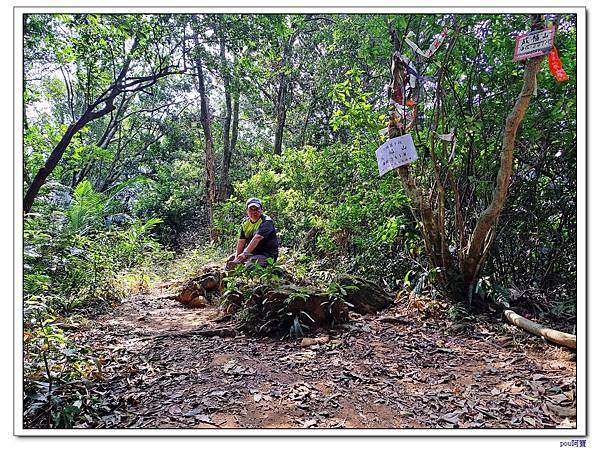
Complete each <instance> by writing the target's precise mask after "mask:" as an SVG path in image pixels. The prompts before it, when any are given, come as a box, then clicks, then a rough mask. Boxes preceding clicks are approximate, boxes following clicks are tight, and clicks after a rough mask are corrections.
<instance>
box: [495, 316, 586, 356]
mask: <svg viewBox="0 0 600 450" xmlns="http://www.w3.org/2000/svg"><path fill="white" fill-rule="evenodd" d="M504 317H506V319H507V320H508V321H509V322H510V323H512V324H513V325H516V326H518V327H519V328H522V329H524V330H525V331H528V332H529V333H532V334H535V335H536V336H541V337H543V338H545V339H547V340H548V341H550V342H553V343H555V344H559V345H562V346H564V347H568V348H572V349H576V348H577V336H575V335H573V334H569V333H563V332H562V331H557V330H553V329H551V328H547V327H545V326H543V325H540V324H538V323H535V322H532V321H531V320H529V319H526V318H525V317H522V316H520V315H518V314H517V313H516V312H514V311H511V310H510V309H507V310H505V311H504Z"/></svg>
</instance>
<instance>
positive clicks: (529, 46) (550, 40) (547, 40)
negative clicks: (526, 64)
mask: <svg viewBox="0 0 600 450" xmlns="http://www.w3.org/2000/svg"><path fill="white" fill-rule="evenodd" d="M553 45H554V28H546V29H544V30H537V31H532V32H531V33H527V34H526V35H525V36H521V37H519V38H517V44H516V45H515V56H514V58H513V60H514V61H521V60H523V59H529V58H533V57H534V56H540V55H547V54H548V53H550V51H551V50H552V46H553Z"/></svg>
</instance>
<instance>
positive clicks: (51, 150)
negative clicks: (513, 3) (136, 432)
mask: <svg viewBox="0 0 600 450" xmlns="http://www.w3.org/2000/svg"><path fill="white" fill-rule="evenodd" d="M22 27H23V35H22V37H23V41H22V58H23V72H22V75H23V80H22V83H23V91H22V95H23V115H22V118H21V120H22V140H23V149H22V152H23V155H22V157H23V178H22V180H23V185H22V191H23V196H22V197H23V205H22V212H23V217H22V223H23V236H22V239H23V285H22V291H23V300H22V318H23V321H22V332H23V339H22V356H23V367H22V380H17V384H18V383H21V381H22V386H21V388H20V389H21V390H22V417H21V418H19V420H20V423H21V424H22V427H23V429H67V428H68V429H78V430H79V429H88V430H89V429H138V428H143V429H196V428H203V429H224V428H236V429H237V428H262V429H276V428H288V429H289V428H299V429H304V428H307V429H308V428H311V429H313V428H326V429H336V430H339V429H358V428H393V429H407V428H411V429H414V428H420V429H447V428H465V429H503V430H508V431H510V430H515V429H553V428H564V429H571V430H577V426H578V422H577V414H576V413H577V396H576V393H577V352H576V335H577V323H578V317H579V318H581V315H579V316H578V311H577V121H576V119H577V96H576V94H577V39H576V38H577V36H576V35H577V14H564V13H563V14H544V15H542V14H497V13H496V14H479V13H472V14H457V13H440V14H376V13H370V14H367V13H360V14H349V13H347V14H343V13H336V14H323V13H289V14H241V13H238V14H233V13H231V14H205V13H198V14H174V13H171V14H94V13H85V14H84V13H73V14H66V13H60V14H59V13H44V14H42V13H39V14H34V13H27V14H22ZM19 95H20V94H19ZM399 146H400V147H401V148H402V150H401V151H403V152H404V153H402V156H400V155H399V154H398V155H397V154H396V153H395V151H397V149H398V148H400V147H399ZM407 154H408V156H407ZM399 158H400V159H399ZM402 158H403V159H402ZM249 199H254V203H252V200H251V201H248V200H249ZM256 200H258V203H256ZM251 204H252V205H258V207H260V208H259V212H263V213H264V214H266V215H267V216H268V217H267V218H268V219H271V220H272V223H273V224H274V227H275V230H276V236H277V240H278V244H279V247H278V256H274V257H273V256H271V257H269V258H267V259H266V260H265V261H264V263H263V264H238V265H236V266H235V267H228V268H225V263H226V260H227V258H228V256H229V255H231V254H232V253H235V254H241V251H242V250H244V249H243V248H236V246H238V247H239V245H240V228H241V226H242V223H243V222H244V221H246V220H248V217H249V216H247V214H248V215H250V214H251V213H250V210H251V208H250V205H251ZM261 217H263V218H262V219H261V220H262V221H263V222H261V223H263V224H264V221H265V220H266V219H265V218H264V216H261ZM249 220H250V222H249V223H254V221H253V220H252V218H251V216H250V219H249ZM271 220H269V221H268V222H269V223H271ZM261 227H262V225H261ZM262 229H263V228H259V231H258V234H260V233H261V231H260V230H262ZM243 230H244V228H242V234H243V233H244V231H243ZM259 237H261V236H259ZM248 241H250V238H248ZM252 242H254V240H252ZM257 242H259V241H257ZM246 245H248V243H246ZM252 245H253V244H252V243H250V244H249V245H248V248H251V249H252V248H253V247H252ZM259 245H260V244H259ZM256 248H257V249H258V248H259V247H258V246H256ZM246 253H247V254H248V255H252V252H250V251H248V252H246V251H244V253H243V254H244V255H246ZM579 313H580V314H581V311H579Z"/></svg>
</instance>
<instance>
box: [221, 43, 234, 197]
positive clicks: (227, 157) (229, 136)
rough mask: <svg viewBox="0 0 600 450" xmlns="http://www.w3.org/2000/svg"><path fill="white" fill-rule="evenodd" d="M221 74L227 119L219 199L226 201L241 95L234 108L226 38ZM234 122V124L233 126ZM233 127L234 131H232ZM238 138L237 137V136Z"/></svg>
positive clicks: (224, 132) (224, 121)
mask: <svg viewBox="0 0 600 450" xmlns="http://www.w3.org/2000/svg"><path fill="white" fill-rule="evenodd" d="M220 56H221V73H222V75H223V88H224V90H225V118H224V119H223V161H222V164H221V177H220V184H219V199H220V200H224V199H226V198H227V197H228V196H229V165H230V162H231V155H232V153H233V149H234V146H235V140H234V135H235V134H237V121H238V114H239V103H238V99H239V93H237V91H236V93H234V96H235V99H234V103H235V104H234V105H233V107H232V100H231V97H232V96H231V91H232V80H231V72H230V70H229V66H228V64H227V59H226V57H225V37H224V35H223V34H222V35H221V39H220ZM232 121H233V124H232ZM232 126H233V130H232ZM236 137H237V136H236Z"/></svg>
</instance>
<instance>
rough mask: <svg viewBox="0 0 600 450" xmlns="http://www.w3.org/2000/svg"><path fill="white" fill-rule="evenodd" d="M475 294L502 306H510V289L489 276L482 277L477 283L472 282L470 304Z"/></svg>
mask: <svg viewBox="0 0 600 450" xmlns="http://www.w3.org/2000/svg"><path fill="white" fill-rule="evenodd" d="M473 295H478V296H479V297H480V298H482V299H483V300H487V301H490V302H491V303H492V304H494V305H496V306H498V307H501V308H510V291H509V290H508V289H507V288H505V287H503V286H500V285H498V284H495V283H492V281H491V279H490V277H489V276H487V277H481V278H479V279H478V280H477V282H476V283H474V284H471V288H470V289H469V304H471V303H472V301H473Z"/></svg>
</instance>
